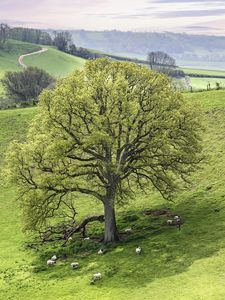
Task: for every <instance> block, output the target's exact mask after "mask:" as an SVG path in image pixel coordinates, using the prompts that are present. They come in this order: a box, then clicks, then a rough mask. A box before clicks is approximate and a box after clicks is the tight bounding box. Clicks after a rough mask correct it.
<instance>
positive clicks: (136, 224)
mask: <svg viewBox="0 0 225 300" xmlns="http://www.w3.org/2000/svg"><path fill="white" fill-rule="evenodd" d="M198 199H200V201H198ZM208 200H210V201H208ZM190 201H191V202H190ZM190 203H191V205H190ZM218 203H220V202H219V201H218ZM215 208H216V209H215ZM173 211H175V212H176V213H178V214H180V215H181V216H182V217H184V218H185V224H184V225H183V227H182V229H181V231H179V230H178V229H177V228H174V227H168V226H166V225H164V224H165V220H166V218H165V217H153V216H143V215H142V214H141V213H139V214H138V213H137V212H135V211H133V212H132V211H131V212H127V213H126V215H125V217H124V215H122V214H121V215H120V216H119V220H118V221H119V222H118V223H119V226H122V227H124V226H125V225H127V223H126V222H127V220H126V218H127V216H129V215H130V216H131V217H132V214H133V216H134V215H137V214H138V219H137V218H136V217H134V218H133V221H132V220H131V222H130V223H128V225H129V224H131V225H132V227H133V232H132V233H131V234H130V235H127V237H126V238H125V239H124V240H123V241H121V242H120V243H118V244H115V245H114V246H112V247H109V248H108V249H107V251H106V254H105V255H103V256H99V255H97V254H96V253H97V252H96V251H94V252H92V253H91V252H89V254H88V255H87V253H86V254H85V253H79V254H76V255H75V256H74V258H75V259H76V260H78V261H79V262H80V265H81V268H80V270H79V271H77V272H76V273H75V272H74V271H65V268H66V267H65V265H61V266H58V267H57V266H56V268H51V270H49V269H48V272H47V273H46V276H49V278H59V277H60V278H64V277H67V276H75V277H76V276H86V275H87V274H90V278H91V275H92V274H93V272H101V273H102V274H103V279H102V280H101V281H99V282H98V284H97V287H99V288H101V287H104V288H107V287H110V288H113V287H115V288H129V287H130V288H133V287H136V288H138V287H144V286H145V285H147V284H149V283H150V282H152V281H154V280H155V279H157V278H163V277H170V276H174V275H177V274H179V273H183V272H186V271H187V269H188V268H189V267H190V266H191V265H192V264H193V263H194V262H195V261H196V260H199V259H203V258H207V257H210V256H213V255H214V254H215V253H216V252H218V251H219V250H220V249H221V248H223V247H224V246H223V245H224V244H225V235H224V232H223V230H221V229H223V226H224V211H223V208H218V205H217V202H216V201H215V202H212V201H211V198H210V199H207V195H205V194H204V195H203V194H202V193H199V194H197V193H196V194H195V196H193V195H192V198H191V199H190V198H186V200H185V201H183V202H182V203H178V204H177V205H174V207H173ZM138 245H140V246H141V247H142V249H143V251H142V253H141V255H136V253H135V247H136V246H138ZM66 264H67V265H69V261H68V262H66Z"/></svg>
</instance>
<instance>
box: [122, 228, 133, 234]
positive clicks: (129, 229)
mask: <svg viewBox="0 0 225 300" xmlns="http://www.w3.org/2000/svg"><path fill="white" fill-rule="evenodd" d="M124 231H125V232H127V233H131V232H132V231H133V230H132V228H131V227H129V228H126V229H125V230H124Z"/></svg>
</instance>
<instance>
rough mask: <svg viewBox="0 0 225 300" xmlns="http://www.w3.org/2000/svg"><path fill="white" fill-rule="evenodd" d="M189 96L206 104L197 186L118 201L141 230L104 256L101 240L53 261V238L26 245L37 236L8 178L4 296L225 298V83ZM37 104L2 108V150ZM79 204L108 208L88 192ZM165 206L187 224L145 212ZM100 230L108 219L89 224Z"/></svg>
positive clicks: (21, 299)
mask: <svg viewBox="0 0 225 300" xmlns="http://www.w3.org/2000/svg"><path fill="white" fill-rule="evenodd" d="M185 97H187V99H188V100H189V101H191V102H192V101H194V100H198V101H199V102H200V103H201V104H202V106H203V110H204V123H205V132H204V135H203V145H204V154H205V155H206V159H205V162H204V163H203V164H202V167H201V169H200V170H199V171H198V172H197V173H196V174H195V175H194V176H193V178H192V185H191V187H190V188H189V189H188V190H184V191H182V192H180V193H179V194H178V195H177V197H175V199H174V201H175V203H167V202H165V201H164V200H162V199H161V198H160V196H159V195H158V194H157V193H154V192H153V193H152V195H150V196H146V195H138V196H137V198H136V201H132V202H131V203H130V205H129V206H125V207H123V208H120V209H118V215H117V218H118V224H119V229H120V230H122V229H124V228H126V227H128V226H131V225H132V226H133V228H134V231H133V233H132V234H131V235H129V236H128V237H127V238H126V239H125V240H124V241H122V242H121V243H119V244H117V245H115V246H114V247H112V248H111V249H108V252H107V253H106V254H105V255H103V256H100V257H99V256H98V255H97V254H96V250H91V249H96V248H97V249H98V247H100V245H99V246H98V245H97V246H96V245H95V244H92V242H87V243H88V245H86V246H85V245H84V242H83V244H81V243H80V242H77V243H74V244H73V243H72V244H71V246H70V248H69V249H62V250H60V252H61V254H62V252H66V251H68V253H70V256H69V258H68V260H67V261H63V260H60V261H59V263H58V264H57V265H56V266H54V267H52V268H47V267H46V259H47V257H49V255H50V254H51V253H54V251H56V252H57V251H59V250H54V247H53V246H52V245H51V246H49V247H44V248H40V249H39V251H33V250H28V249H26V248H25V242H26V241H27V240H29V237H27V236H25V235H24V234H23V233H22V232H21V219H20V210H19V208H18V205H17V202H16V200H15V199H16V191H15V188H14V187H6V186H4V184H2V187H1V191H0V223H1V239H0V257H1V260H0V299H4V300H8V299H13V300H14V299H15V300H30V299H32V300H42V299H46V300H53V299H60V300H72V299H77V300H81V299H82V300H83V299H85V300H89V299H92V300H95V299H96V300H97V299H103V300H108V299H110V300H125V299H128V298H130V299H132V300H139V299H144V300H145V299H146V300H148V299H151V300H172V299H179V300H187V299H188V300H189V299H190V300H197V299H198V300H212V299H213V300H223V299H225V286H224V279H225V271H224V261H225V235H224V228H225V204H224V201H225V189H224V182H225V168H224V165H225V152H224V148H225V91H211V92H203V93H193V94H185ZM193 103H194V102H193ZM36 112H37V108H29V109H18V110H9V111H0V124H1V126H0V128H1V131H0V151H1V153H4V152H5V150H6V148H7V145H8V144H9V142H10V141H11V140H12V139H14V138H16V137H18V138H19V139H21V140H22V139H24V133H25V131H26V128H27V124H29V123H30V121H31V119H32V117H33V116H34V115H35V114H36ZM84 200H85V201H84ZM78 206H79V215H81V216H82V215H85V214H86V213H87V210H86V209H87V208H89V211H90V210H93V211H99V212H100V211H101V210H102V208H101V206H99V205H97V204H96V205H93V203H92V204H91V202H90V201H89V200H88V199H85V197H82V198H80V199H78ZM161 207H170V208H171V209H172V210H173V211H175V212H176V213H177V214H180V215H181V216H182V217H183V218H184V219H185V224H184V225H183V227H182V230H181V231H178V230H177V229H176V228H169V227H167V226H164V225H163V223H164V221H165V218H164V217H151V216H143V215H142V214H141V213H140V212H141V210H143V209H145V208H149V209H154V208H161ZM133 216H136V218H138V219H137V220H135V219H136V218H133ZM129 219H130V222H129V221H128V220H129ZM132 220H133V221H132ZM99 230H100V231H101V230H102V225H98V226H97V225H94V226H92V225H91V226H90V227H89V233H90V232H99ZM136 245H141V247H142V248H143V253H142V254H141V255H140V256H136V255H135V253H134V249H135V247H136ZM56 249H58V248H56ZM78 249H81V250H80V252H77V250H78ZM60 252H57V253H59V254H60ZM71 261H79V262H80V265H81V268H80V269H79V270H76V271H72V270H70V267H69V265H70V262H71ZM95 271H98V272H101V273H102V274H103V278H102V280H101V281H99V282H98V283H97V284H96V285H95V286H90V285H89V280H90V277H91V274H92V273H93V272H95Z"/></svg>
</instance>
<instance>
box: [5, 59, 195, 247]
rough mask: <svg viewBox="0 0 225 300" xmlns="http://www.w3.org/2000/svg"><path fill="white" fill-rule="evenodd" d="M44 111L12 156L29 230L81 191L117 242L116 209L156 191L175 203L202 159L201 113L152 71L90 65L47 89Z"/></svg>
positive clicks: (118, 65) (109, 239) (11, 174)
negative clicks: (141, 193) (97, 205)
mask: <svg viewBox="0 0 225 300" xmlns="http://www.w3.org/2000/svg"><path fill="white" fill-rule="evenodd" d="M39 111H40V112H39V115H38V116H37V117H36V119H35V120H34V122H33V124H32V126H31V128H30V130H29V134H28V137H27V142H26V143H23V144H22V143H14V144H13V145H12V146H11V150H10V151H9V154H8V174H9V177H10V178H11V180H12V181H13V182H16V183H17V185H18V187H19V190H20V194H21V197H22V205H23V208H24V215H25V221H26V225H27V228H28V229H38V228H41V227H42V226H45V225H46V224H47V223H48V222H49V221H50V220H51V219H52V218H53V217H54V216H55V215H56V214H57V212H58V211H59V210H60V209H63V207H65V206H66V204H67V203H68V202H67V201H71V199H72V201H75V200H73V199H75V198H76V195H77V194H80V193H81V194H86V195H90V196H91V197H92V198H93V200H94V199H98V200H99V201H101V202H102V204H103V206H104V215H105V242H113V241H115V240H116V239H117V238H118V234H117V228H116V219H115V205H116V204H120V203H123V202H124V201H128V200H129V199H130V198H131V197H132V195H135V193H136V191H138V190H144V191H145V192H148V191H150V190H152V188H154V189H156V190H158V191H159V192H160V193H161V195H162V196H163V197H164V198H165V199H168V200H169V199H171V198H172V195H173V193H174V192H175V191H176V190H177V188H178V186H179V184H180V183H181V182H182V181H186V180H187V178H188V176H189V175H190V174H191V173H192V172H193V171H194V170H195V169H196V166H197V164H198V163H199V161H200V155H199V153H200V151H201V146H200V132H201V125H200V120H199V112H198V110H197V109H196V108H195V109H193V105H189V104H188V103H186V102H185V101H184V99H183V97H182V95H181V94H179V93H177V92H175V91H173V89H172V88H171V84H170V81H169V79H168V78H167V77H166V76H165V75H162V74H159V73H155V72H153V71H150V70H149V69H148V68H147V67H141V66H138V65H135V64H132V63H128V62H126V63H124V62H123V63H122V62H117V61H113V62H110V61H108V60H107V59H97V60H95V61H89V62H88V63H86V66H85V68H84V69H83V70H81V71H76V72H74V74H72V75H71V76H69V77H67V78H66V79H64V80H61V81H60V82H59V83H58V85H57V87H56V88H55V89H54V90H46V91H44V93H43V94H42V96H41V99H40V104H39ZM87 213H88V212H87Z"/></svg>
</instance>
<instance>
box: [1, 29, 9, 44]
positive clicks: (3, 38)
mask: <svg viewBox="0 0 225 300" xmlns="http://www.w3.org/2000/svg"><path fill="white" fill-rule="evenodd" d="M8 37H9V26H8V25H7V24H4V23H2V24H0V48H2V47H4V44H5V43H6V41H7V39H8Z"/></svg>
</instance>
